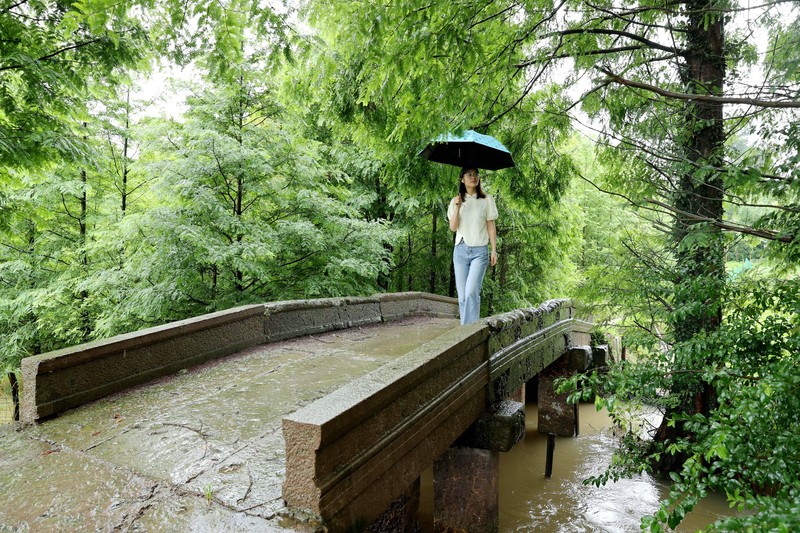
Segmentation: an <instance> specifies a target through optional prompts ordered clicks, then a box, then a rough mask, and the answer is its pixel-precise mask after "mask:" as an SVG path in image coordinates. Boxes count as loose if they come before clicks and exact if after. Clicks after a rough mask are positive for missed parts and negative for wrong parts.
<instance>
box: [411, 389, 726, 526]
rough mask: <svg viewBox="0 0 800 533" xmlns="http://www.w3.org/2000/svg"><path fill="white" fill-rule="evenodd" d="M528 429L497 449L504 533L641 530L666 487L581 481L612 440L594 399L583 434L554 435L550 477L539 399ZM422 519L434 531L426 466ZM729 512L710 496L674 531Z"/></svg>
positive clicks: (583, 413) (585, 408)
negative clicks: (514, 442)
mask: <svg viewBox="0 0 800 533" xmlns="http://www.w3.org/2000/svg"><path fill="white" fill-rule="evenodd" d="M526 420H527V434H526V436H525V439H524V440H523V441H522V442H520V443H519V444H517V445H516V446H515V447H514V449H512V450H511V451H510V452H508V453H501V454H500V531H501V532H529V531H530V532H534V531H535V532H543V533H555V532H559V533H572V532H581V533H583V532H587V531H591V532H603V533H628V532H634V531H640V529H639V524H640V520H641V518H642V517H643V516H646V515H649V514H652V513H653V512H655V510H656V509H657V508H658V505H659V502H660V500H661V498H664V497H666V495H667V492H668V486H667V485H666V484H665V483H663V482H660V481H659V480H657V479H655V478H653V477H651V476H649V475H647V474H642V475H640V476H637V477H635V478H633V479H622V480H620V481H618V482H617V483H609V484H607V485H606V486H603V487H595V486H593V485H584V484H583V483H582V481H583V480H584V479H586V478H587V477H590V476H595V475H599V474H601V473H602V472H603V471H604V470H605V468H606V466H607V465H608V463H609V461H610V459H611V454H612V452H613V450H614V446H615V441H614V436H613V428H612V427H611V421H610V419H609V418H608V416H606V415H605V414H604V413H597V411H596V410H595V408H594V405H582V406H581V408H580V432H581V433H580V435H579V436H578V437H560V438H557V439H556V447H555V453H554V459H553V475H552V477H551V478H549V479H548V478H546V477H544V467H545V457H546V450H547V437H546V435H543V434H540V433H539V432H538V431H536V420H537V411H536V405H535V404H530V405H527V406H526ZM421 497H422V501H421V504H420V521H421V524H420V525H421V526H422V531H423V532H430V531H432V529H433V527H432V508H433V502H432V499H433V488H432V474H431V472H430V470H429V471H428V472H426V473H425V474H424V475H423V476H422V495H421ZM727 514H730V511H729V509H728V507H727V504H726V503H725V498H724V497H722V496H709V497H707V498H706V499H705V500H704V501H703V502H701V505H700V507H699V508H698V509H695V510H694V511H693V512H692V513H690V514H689V515H687V518H686V519H685V520H684V521H683V523H682V524H681V527H680V528H679V529H678V531H696V530H697V529H702V528H704V527H705V526H707V525H708V524H710V523H711V522H713V521H714V520H716V519H717V518H718V517H720V516H724V515H727Z"/></svg>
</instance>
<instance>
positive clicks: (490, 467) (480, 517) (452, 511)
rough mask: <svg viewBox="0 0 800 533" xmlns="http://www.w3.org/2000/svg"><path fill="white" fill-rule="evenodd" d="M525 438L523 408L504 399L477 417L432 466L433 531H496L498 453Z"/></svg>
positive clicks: (481, 532) (468, 532)
mask: <svg viewBox="0 0 800 533" xmlns="http://www.w3.org/2000/svg"><path fill="white" fill-rule="evenodd" d="M524 436H525V405H524V404H523V403H521V402H516V401H511V400H505V401H502V402H498V403H496V404H494V405H493V406H492V407H491V408H490V409H489V410H488V411H487V412H486V413H484V414H483V415H482V416H480V417H479V418H478V419H477V420H476V421H475V423H473V424H472V425H471V426H470V427H469V429H467V431H465V432H464V434H463V435H462V436H461V437H459V439H458V440H457V441H456V442H455V444H454V446H453V447H451V448H449V449H447V450H446V451H445V452H444V453H443V454H442V455H441V456H439V458H437V459H436V461H435V462H434V465H433V529H434V531H436V532H451V533H452V532H463V533H493V532H496V531H498V528H499V523H500V522H499V517H500V513H499V486H500V480H499V478H500V452H507V451H509V450H510V449H511V448H513V447H514V445H515V444H516V443H518V442H519V441H520V440H521V439H522V438H523V437H524Z"/></svg>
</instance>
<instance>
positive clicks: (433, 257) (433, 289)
mask: <svg viewBox="0 0 800 533" xmlns="http://www.w3.org/2000/svg"><path fill="white" fill-rule="evenodd" d="M437 214H438V213H437V211H436V207H435V206H434V208H433V216H432V217H431V218H432V220H431V275H430V277H431V283H430V291H429V292H430V293H431V294H436V220H437V218H438V217H437V216H436V215H437Z"/></svg>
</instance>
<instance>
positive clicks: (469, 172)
mask: <svg viewBox="0 0 800 533" xmlns="http://www.w3.org/2000/svg"><path fill="white" fill-rule="evenodd" d="M459 182H460V183H459V185H458V196H456V197H455V198H453V199H452V200H450V206H449V207H448V208H447V218H448V220H449V221H450V231H455V232H456V244H455V248H454V249H453V269H454V270H455V274H456V290H457V291H458V311H459V313H460V315H461V323H462V324H469V323H471V322H475V321H477V320H478V319H479V318H480V316H481V286H482V285H483V275H484V274H485V273H486V268H487V266H488V265H490V264H491V265H492V266H494V265H496V264H497V229H496V227H495V225H494V221H495V219H496V218H497V206H496V205H495V203H494V198H492V197H491V195H489V194H486V193H484V192H483V189H481V177H480V174H478V169H477V168H468V167H467V168H462V169H461V175H460V177H459ZM487 244H491V248H492V250H491V253H490V252H489V251H488V250H487V249H486V245H487Z"/></svg>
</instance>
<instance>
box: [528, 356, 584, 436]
mask: <svg viewBox="0 0 800 533" xmlns="http://www.w3.org/2000/svg"><path fill="white" fill-rule="evenodd" d="M573 373H574V370H572V369H570V368H568V367H567V366H566V365H565V364H564V363H563V362H562V361H559V362H557V363H555V364H553V365H550V366H549V367H548V368H546V369H545V370H544V371H543V372H542V373H541V374H539V390H538V400H539V421H538V422H539V423H538V428H537V429H538V431H539V433H548V434H553V435H557V436H559V437H571V436H573V435H574V434H575V425H576V420H577V419H576V414H575V406H574V405H573V404H570V403H567V396H568V395H567V394H557V393H556V391H555V390H554V389H553V382H554V381H555V380H556V379H557V378H560V377H569V376H571V375H572V374H573Z"/></svg>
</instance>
